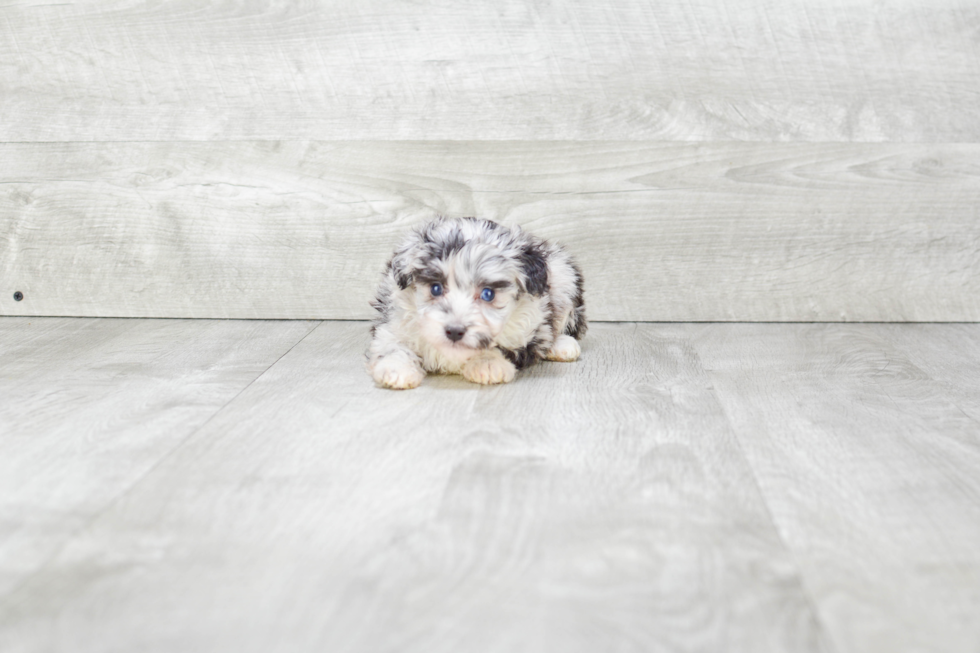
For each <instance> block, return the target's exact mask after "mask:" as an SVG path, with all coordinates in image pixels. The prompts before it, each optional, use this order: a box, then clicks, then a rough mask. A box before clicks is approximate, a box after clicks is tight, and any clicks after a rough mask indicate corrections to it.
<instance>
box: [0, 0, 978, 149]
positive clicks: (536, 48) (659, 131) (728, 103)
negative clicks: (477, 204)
mask: <svg viewBox="0 0 980 653" xmlns="http://www.w3.org/2000/svg"><path fill="white" fill-rule="evenodd" d="M978 27H980V7H978V6H977V4H976V3H975V2H972V1H969V0H941V1H938V2H937V1H935V0H908V1H905V2H893V3H880V2H874V1H873V0H834V1H832V2H821V3H814V2H809V1H807V0H788V1H784V2H756V1H754V0H715V1H712V2H691V1H690V0H664V1H661V2H647V1H646V0H616V1H614V2H534V3H527V2H523V1H521V0H504V1H501V2H493V3H486V2H479V1H476V0H469V1H465V2H452V3H417V2H412V1H411V0H348V1H340V0H337V1H331V2H302V3H286V2H275V1H268V0H267V1H264V2H231V3H229V2H215V1H211V2H196V1H191V0H183V1H177V2H167V3H155V2H132V1H130V0H117V1H112V2H84V3H83V2H78V3H57V4H49V3H35V2H14V3H12V4H11V3H10V2H5V3H4V6H3V7H0V35H2V37H3V38H0V62H2V63H0V88H2V89H3V102H2V103H0V141H63V140H115V141H120V140H232V139H234V140H249V139H258V140H266V139H274V140H279V139H308V138H309V139H321V140H340V139H362V140H387V139H400V140H406V139H409V140H410V139H439V140H508V139H527V140H549V139H568V140H608V139H618V140H628V139H655V140H674V141H677V140H683V141H687V140H690V141H704V140H706V141H725V140H735V141H765V142H769V141H808V142H826V141H832V142H840V141H845V142H853V141H893V142H918V141H929V142H977V141H978V139H980V42H978V40H977V39H976V32H977V29H978Z"/></svg>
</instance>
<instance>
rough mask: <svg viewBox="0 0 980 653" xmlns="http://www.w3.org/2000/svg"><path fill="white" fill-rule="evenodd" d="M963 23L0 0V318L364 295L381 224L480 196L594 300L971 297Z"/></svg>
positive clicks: (900, 308) (644, 309) (919, 308)
mask: <svg viewBox="0 0 980 653" xmlns="http://www.w3.org/2000/svg"><path fill="white" fill-rule="evenodd" d="M978 30H980V5H978V4H977V3H976V2H973V1H972V0H969V1H953V0H941V1H939V2H935V1H927V0H908V1H906V2H896V3H880V2H875V1H873V0H831V1H830V2H821V3H813V2H808V1H806V0H787V1H785V2H779V3H772V2H759V1H742V0H712V1H710V2H706V1H700V2H699V1H696V0H661V1H658V2H652V1H646V2H640V1H639V0H617V1H612V2H601V3H597V2H573V1H570V0H566V1H564V2H546V1H544V2H525V1H523V0H500V1H497V2H493V3H490V2H476V1H461V2H453V3H417V2H410V1H399V0H358V1H356V2H353V1H352V2H340V1H335V2H303V3H293V2H275V1H272V0H266V1H264V2H260V1H255V2H199V1H193V2H192V1H175V2H167V3H155V2H133V1H125V2H124V1H118V2H79V3H65V4H57V5H47V4H43V3H36V2H17V1H15V2H13V3H12V4H11V3H10V2H9V0H8V2H7V3H5V4H4V5H3V6H2V7H0V315H85V316H173V317H256V318H337V319H344V318H364V317H368V316H370V310H369V308H368V305H367V301H368V299H369V298H370V296H371V292H372V287H373V285H374V283H375V281H376V279H377V276H378V274H379V272H380V268H381V265H382V263H383V261H384V260H385V258H386V256H387V254H388V252H389V251H390V248H391V247H392V245H393V244H394V243H395V242H396V241H397V239H398V234H399V233H400V232H401V231H403V230H404V229H406V228H408V227H409V226H411V225H412V224H414V223H416V222H417V221H420V220H424V219H426V218H428V217H431V216H434V215H437V214H448V215H471V214H478V215H482V216H486V217H490V218H494V219H498V220H501V221H503V222H505V223H519V224H524V225H525V226H527V227H529V228H530V229H532V230H533V231H535V232H537V233H539V234H541V235H543V236H546V237H551V238H557V239H559V240H561V241H563V242H565V243H566V244H567V245H568V246H569V247H570V248H571V249H572V250H573V251H574V252H575V253H576V254H577V255H578V257H579V259H580V260H581V262H582V265H583V268H584V270H585V274H586V281H587V302H588V304H589V306H590V313H591V315H592V317H593V319H599V320H790V321H797V320H875V321H877V320H881V321H890V320H899V321H901V320H940V321H945V320H949V321H957V320H980V292H978V290H980V39H978V38H977V33H978ZM14 292H21V293H23V300H22V301H19V302H17V301H14V299H13V293H14Z"/></svg>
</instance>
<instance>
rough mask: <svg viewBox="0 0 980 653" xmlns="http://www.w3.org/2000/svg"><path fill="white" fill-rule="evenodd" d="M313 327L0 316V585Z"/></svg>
mask: <svg viewBox="0 0 980 653" xmlns="http://www.w3.org/2000/svg"><path fill="white" fill-rule="evenodd" d="M313 326H314V324H310V323H303V322H289V323H281V322H280V323H269V322H214V321H207V322H205V321H194V322H174V321H159V320H93V319H27V318H4V319H2V320H0V596H6V595H9V594H10V593H11V592H13V591H14V590H15V589H16V588H17V587H18V586H19V585H20V584H21V583H23V582H25V580H26V579H27V578H29V577H30V576H31V574H34V573H37V572H38V570H40V569H42V568H43V566H44V565H45V564H46V563H47V562H48V561H49V560H50V559H51V558H52V557H53V556H55V555H56V554H57V553H58V551H59V550H60V548H61V547H62V546H63V545H64V544H65V542H66V541H67V540H68V539H70V538H71V537H72V536H73V535H74V534H75V533H76V532H77V531H79V530H82V529H83V528H84V527H85V526H86V525H87V524H88V523H89V522H90V521H91V520H92V519H93V518H95V517H96V515H98V514H99V513H100V512H101V511H102V510H105V509H106V507H107V506H109V505H110V504H111V503H112V502H113V501H115V500H116V499H117V498H118V497H119V496H120V495H121V494H122V493H124V492H125V491H126V490H128V489H129V488H130V487H131V486H132V485H133V484H134V483H136V482H138V480H139V479H140V478H141V477H142V476H143V475H145V474H146V473H147V472H148V471H149V470H151V469H152V468H154V466H156V465H158V464H159V463H160V461H161V460H162V459H164V458H165V457H166V456H167V455H168V454H170V453H171V452H172V451H173V450H174V449H175V448H176V447H177V446H178V445H179V444H180V443H181V442H183V441H184V440H185V439H186V438H187V437H189V436H190V435H191V434H192V433H194V432H195V431H196V430H197V429H199V428H200V427H201V426H202V425H203V424H205V423H206V422H207V421H208V419H210V418H211V417H213V416H214V414H215V413H216V412H217V411H219V410H220V409H221V408H222V406H224V405H225V404H227V403H228V402H229V401H231V399H232V398H234V397H235V396H236V395H237V394H238V393H239V392H241V391H242V390H243V389H244V388H245V387H246V386H248V384H249V383H251V382H252V381H253V380H255V378H256V377H257V376H258V375H259V374H261V373H262V372H263V371H265V370H266V369H267V368H268V367H269V366H270V365H272V364H273V363H274V362H275V361H276V359H277V358H279V357H280V356H281V355H282V354H284V353H285V352H287V351H288V350H289V348H290V347H292V346H293V345H294V344H296V342H298V341H299V340H300V339H301V338H302V337H303V336H304V335H305V334H306V333H308V332H309V331H310V330H311V329H312V328H313ZM0 613H3V614H7V613H6V612H4V610H3V609H0ZM0 649H2V650H9V649H7V648H6V647H4V646H2V645H0Z"/></svg>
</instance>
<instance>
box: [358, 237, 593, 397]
mask: <svg viewBox="0 0 980 653" xmlns="http://www.w3.org/2000/svg"><path fill="white" fill-rule="evenodd" d="M371 305H372V306H373V307H374V308H375V309H377V311H378V317H377V318H376V320H375V321H374V324H373V325H372V327H371V335H372V340H371V346H370V348H369V349H368V352H367V359H368V369H369V371H370V372H371V376H372V377H374V380H375V381H376V382H377V383H378V384H379V385H381V386H383V387H386V388H394V389H406V388H414V387H417V386H418V385H419V384H420V383H421V382H422V379H423V378H425V374H426V372H434V373H443V374H461V375H462V376H463V378H465V379H466V380H467V381H472V382H473V383H484V384H489V383H508V382H510V381H513V380H514V376H515V374H516V373H517V370H519V369H522V368H524V367H527V366H528V365H531V364H532V363H534V362H535V361H537V360H539V359H542V358H544V359H547V360H553V361H574V360H576V359H577V358H578V356H579V353H580V352H581V349H580V348H579V344H578V342H577V340H580V339H581V338H582V336H584V335H585V331H586V328H587V323H586V319H585V304H584V303H583V300H582V274H581V272H579V269H578V267H577V266H576V265H575V263H574V262H573V261H572V258H571V257H570V256H569V255H568V253H567V252H566V251H565V250H564V249H562V248H561V247H560V246H558V245H554V244H550V243H548V242H546V241H543V240H540V239H538V238H535V237H534V236H532V235H531V234H529V233H526V232H524V231H522V230H521V229H520V227H514V228H513V229H508V228H507V227H505V226H503V225H500V224H497V223H496V222H491V221H490V220H480V219H477V218H440V219H437V220H434V221H432V222H429V223H428V224H425V225H423V226H421V227H419V228H417V229H416V230H415V231H413V232H412V233H411V234H410V235H409V236H408V237H407V238H406V240H405V241H404V243H402V245H401V246H400V247H399V248H398V249H397V250H395V253H394V255H393V256H392V257H391V260H389V261H388V264H387V266H386V267H385V271H384V275H383V278H382V281H381V285H380V286H379V288H378V294H377V298H376V299H375V300H374V301H373V302H371Z"/></svg>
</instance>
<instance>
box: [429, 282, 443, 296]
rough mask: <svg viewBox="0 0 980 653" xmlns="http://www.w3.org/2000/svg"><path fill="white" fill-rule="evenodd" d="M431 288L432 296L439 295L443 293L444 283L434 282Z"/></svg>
mask: <svg viewBox="0 0 980 653" xmlns="http://www.w3.org/2000/svg"><path fill="white" fill-rule="evenodd" d="M430 290H431V291H432V296H433V297H438V296H439V295H441V294H442V284H441V283H434V284H432V288H430Z"/></svg>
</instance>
